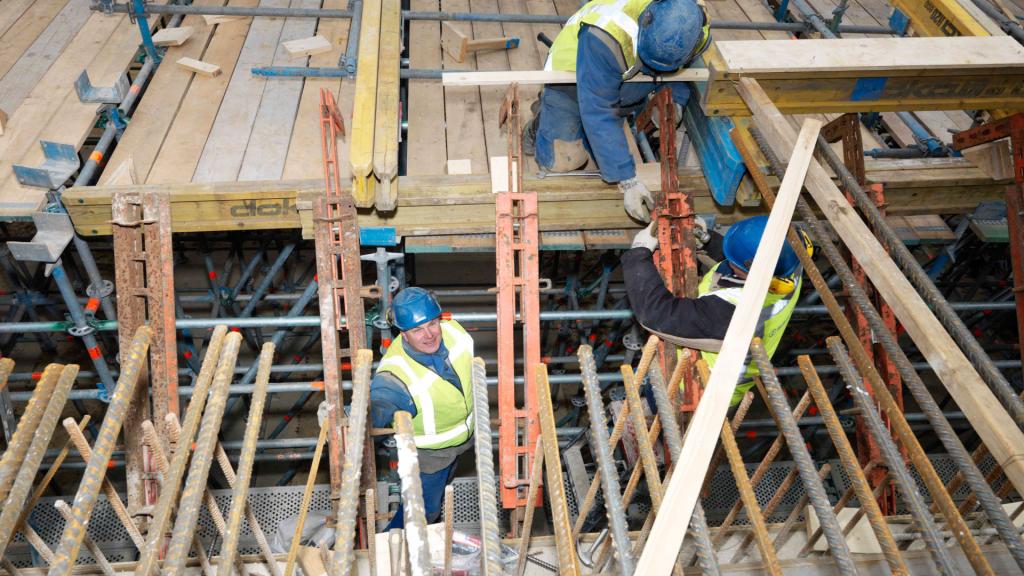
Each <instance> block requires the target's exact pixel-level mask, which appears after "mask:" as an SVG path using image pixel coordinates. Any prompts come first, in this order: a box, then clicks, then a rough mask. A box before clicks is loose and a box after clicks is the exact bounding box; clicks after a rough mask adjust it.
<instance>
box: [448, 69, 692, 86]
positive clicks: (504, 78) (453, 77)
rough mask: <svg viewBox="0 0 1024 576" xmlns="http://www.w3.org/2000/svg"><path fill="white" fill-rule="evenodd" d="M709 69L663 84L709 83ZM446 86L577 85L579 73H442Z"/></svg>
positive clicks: (639, 76) (688, 71)
mask: <svg viewBox="0 0 1024 576" xmlns="http://www.w3.org/2000/svg"><path fill="white" fill-rule="evenodd" d="M708 78H709V76H708V71H707V69H706V68H688V69H686V70H683V71H681V72H677V73H675V74H670V75H667V76H659V77H658V81H659V82H706V81H707V80H708ZM441 82H442V84H444V85H445V86H507V85H509V84H511V83H513V82H515V83H518V84H519V85H520V86H525V85H527V84H575V83H576V73H575V72H564V71H561V70H494V71H484V72H475V71H466V72H461V71H460V72H445V73H443V74H441ZM626 82H654V79H653V78H651V77H650V76H645V75H643V74H637V75H636V76H634V77H632V78H630V79H629V80H626Z"/></svg>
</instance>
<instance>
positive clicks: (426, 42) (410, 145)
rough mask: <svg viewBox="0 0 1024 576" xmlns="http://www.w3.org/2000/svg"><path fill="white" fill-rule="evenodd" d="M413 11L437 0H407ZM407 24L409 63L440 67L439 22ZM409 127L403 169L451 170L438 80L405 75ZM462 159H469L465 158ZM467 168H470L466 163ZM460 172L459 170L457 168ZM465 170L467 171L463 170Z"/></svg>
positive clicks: (430, 6)
mask: <svg viewBox="0 0 1024 576" xmlns="http://www.w3.org/2000/svg"><path fill="white" fill-rule="evenodd" d="M410 8H411V9H412V10H414V11H436V10H439V9H440V3H439V1H438V0H410ZM406 26H408V27H409V67H410V68H417V69H424V70H438V69H440V68H441V60H442V57H441V23H440V22H437V21H434V20H412V21H408V22H406ZM408 94H409V103H408V110H409V129H408V131H407V132H406V141H405V146H406V150H407V153H408V162H407V165H406V173H407V174H409V175H410V176H417V175H425V174H445V173H446V171H445V166H446V162H447V166H448V167H449V169H448V172H447V173H452V172H451V168H450V167H451V163H452V162H460V160H459V159H455V158H452V159H449V157H448V143H447V140H446V138H445V129H444V124H445V112H444V111H445V97H444V89H443V88H442V87H441V81H440V80H431V79H409V80H408ZM466 162H469V160H468V159H466ZM470 170H472V168H471V167H470ZM460 173H462V172H460ZM466 173H467V174H468V173H469V172H466Z"/></svg>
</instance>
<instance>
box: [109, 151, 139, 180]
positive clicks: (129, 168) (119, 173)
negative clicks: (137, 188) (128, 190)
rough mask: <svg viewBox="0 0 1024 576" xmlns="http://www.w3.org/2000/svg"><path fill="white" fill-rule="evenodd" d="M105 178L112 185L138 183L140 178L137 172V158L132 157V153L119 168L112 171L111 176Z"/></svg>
mask: <svg viewBox="0 0 1024 576" xmlns="http://www.w3.org/2000/svg"><path fill="white" fill-rule="evenodd" d="M105 180H106V183H107V184H109V185H111V186H125V185H131V184H138V183H139V178H138V176H137V175H136V172H135V160H133V159H132V156H131V154H129V155H128V157H127V158H125V160H124V161H123V162H121V163H120V164H119V165H118V166H117V168H114V170H113V171H112V172H110V176H108V177H106V178H105Z"/></svg>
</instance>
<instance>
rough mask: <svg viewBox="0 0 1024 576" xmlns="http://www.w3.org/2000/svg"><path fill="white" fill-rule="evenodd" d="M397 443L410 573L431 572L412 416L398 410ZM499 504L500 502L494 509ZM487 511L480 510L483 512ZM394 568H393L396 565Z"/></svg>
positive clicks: (415, 575)
mask: <svg viewBox="0 0 1024 576" xmlns="http://www.w3.org/2000/svg"><path fill="white" fill-rule="evenodd" d="M475 370H476V367H475V365H474V371H475ZM474 380H475V378H474ZM395 443H396V445H397V449H398V476H399V477H400V478H401V479H402V508H403V510H404V511H405V538H404V539H403V540H404V542H405V545H406V546H407V549H408V554H409V564H410V568H411V570H410V574H411V575H412V576H430V574H432V569H431V567H430V547H429V542H428V541H427V518H426V508H425V507H424V504H423V486H422V485H421V484H420V463H419V456H418V455H417V454H416V441H415V440H414V439H413V430H412V416H411V415H410V414H409V413H408V412H405V411H398V412H395ZM496 506H497V504H495V510H497V508H496ZM484 512H485V511H484V510H481V511H480V513H481V514H484ZM487 563H488V560H487V559H486V558H485V559H484V562H483V564H484V565H485V566H486V565H487ZM391 568H392V571H394V568H395V567H394V566H393V565H392V567H391Z"/></svg>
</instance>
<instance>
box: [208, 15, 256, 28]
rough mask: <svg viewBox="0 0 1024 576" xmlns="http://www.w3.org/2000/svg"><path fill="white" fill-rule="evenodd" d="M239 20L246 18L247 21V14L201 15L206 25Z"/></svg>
mask: <svg viewBox="0 0 1024 576" xmlns="http://www.w3.org/2000/svg"><path fill="white" fill-rule="evenodd" d="M240 20H246V21H247V23H248V20H249V17H248V16H224V15H209V14H204V15H203V22H206V25H207V26H214V25H216V24H227V23H229V22H238V21H240Z"/></svg>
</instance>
